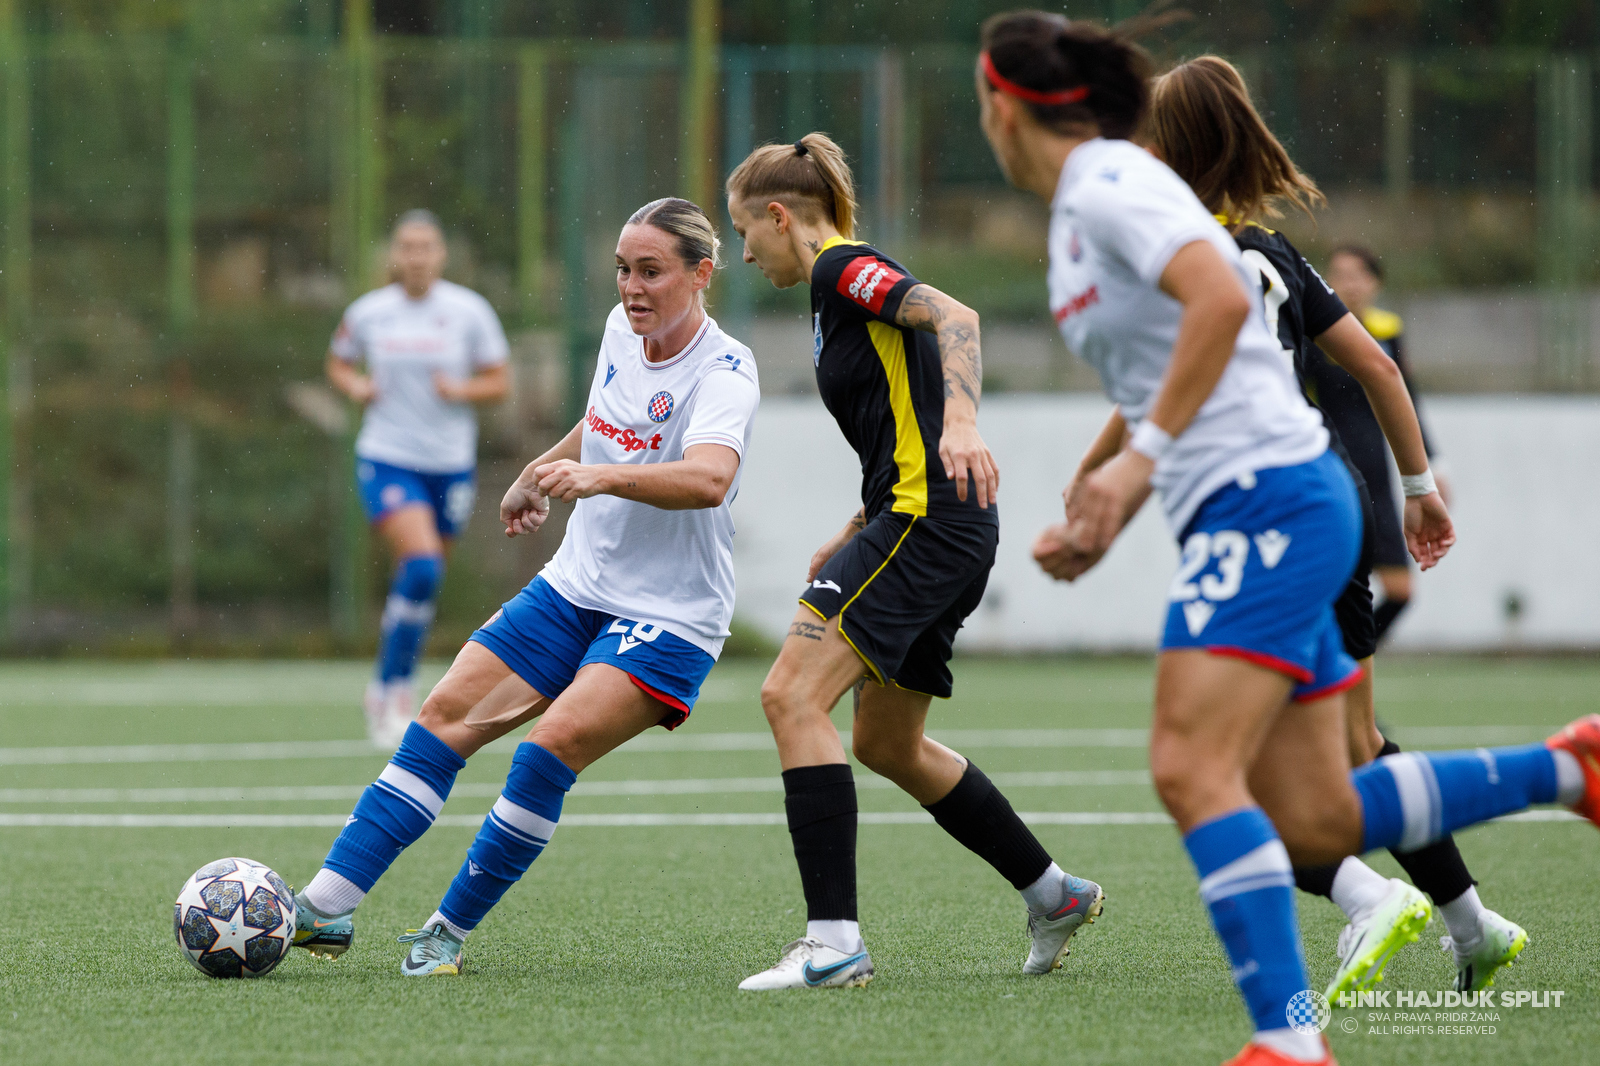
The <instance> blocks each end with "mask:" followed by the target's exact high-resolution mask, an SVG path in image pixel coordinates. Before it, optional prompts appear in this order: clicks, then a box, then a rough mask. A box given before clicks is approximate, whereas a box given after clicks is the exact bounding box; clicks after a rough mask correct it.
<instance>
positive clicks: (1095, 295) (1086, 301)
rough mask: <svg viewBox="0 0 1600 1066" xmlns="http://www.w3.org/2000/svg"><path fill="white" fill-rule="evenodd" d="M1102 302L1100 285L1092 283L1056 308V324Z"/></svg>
mask: <svg viewBox="0 0 1600 1066" xmlns="http://www.w3.org/2000/svg"><path fill="white" fill-rule="evenodd" d="M1099 302H1100V286H1098V285H1090V286H1089V287H1088V288H1087V289H1084V290H1083V291H1082V292H1080V293H1079V294H1078V295H1076V296H1074V297H1073V298H1072V299H1070V300H1068V301H1067V302H1066V303H1064V304H1062V305H1061V306H1060V307H1058V308H1056V325H1058V326H1059V325H1060V324H1061V323H1063V322H1065V321H1066V320H1067V319H1069V318H1071V317H1072V316H1073V315H1075V314H1077V313H1078V312H1080V311H1087V310H1088V309H1089V308H1091V307H1093V306H1094V305H1095V304H1097V303H1099Z"/></svg>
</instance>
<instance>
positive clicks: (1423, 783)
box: [1383, 751, 1439, 851]
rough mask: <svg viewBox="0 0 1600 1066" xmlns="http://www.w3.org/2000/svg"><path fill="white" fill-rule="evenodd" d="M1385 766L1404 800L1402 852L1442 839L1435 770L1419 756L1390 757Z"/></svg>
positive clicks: (1401, 836) (1401, 809) (1401, 802)
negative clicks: (1439, 831) (1440, 836)
mask: <svg viewBox="0 0 1600 1066" xmlns="http://www.w3.org/2000/svg"><path fill="white" fill-rule="evenodd" d="M1383 765H1384V766H1385V767H1386V768H1387V769H1388V771H1389V776H1390V777H1392V778H1393V779H1394V786H1395V791H1396V792H1397V793H1399V796H1400V815H1401V818H1402V819H1403V821H1404V823H1405V825H1404V828H1403V829H1402V830H1401V831H1400V845H1399V850H1400V851H1415V850H1416V849H1417V848H1420V847H1423V846H1425V845H1426V844H1428V843H1429V842H1431V841H1432V840H1434V839H1435V837H1436V836H1437V835H1438V826H1439V811H1438V805H1439V783H1438V782H1437V781H1435V780H1434V777H1433V767H1432V766H1430V765H1428V760H1427V759H1425V758H1423V757H1422V755H1421V754H1419V753H1417V752H1411V751H1402V752H1400V753H1399V754H1398V755H1387V756H1385V757H1384V759H1383Z"/></svg>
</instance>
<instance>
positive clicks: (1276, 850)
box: [1183, 807, 1308, 1032]
mask: <svg viewBox="0 0 1600 1066" xmlns="http://www.w3.org/2000/svg"><path fill="white" fill-rule="evenodd" d="M1183 844H1184V847H1186V848H1188V849H1189V857H1190V858H1191V859H1192V860H1194V865H1195V869H1196V870H1198V871H1199V873H1200V897H1201V898H1202V899H1204V900H1205V902H1206V906H1207V907H1208V908H1209V909H1210V911H1211V924H1212V925H1213V926H1214V927H1215V928H1216V930H1217V937H1218V938H1219V939H1220V940H1221V941H1222V946H1223V947H1224V948H1225V949H1227V952H1228V960H1229V961H1230V962H1231V963H1232V964H1233V980H1234V983H1235V984H1237V985H1238V986H1239V994H1240V995H1241V996H1243V997H1244V1001H1245V1006H1247V1007H1248V1008H1249V1010H1250V1017H1251V1018H1252V1019H1254V1021H1255V1027H1256V1030H1257V1031H1258V1032H1262V1031H1270V1030H1282V1029H1287V1028H1288V1027H1289V1021H1288V1015H1287V1013H1286V1012H1287V1010H1288V1007H1289V1000H1291V999H1292V998H1294V996H1295V994H1296V993H1299V992H1302V991H1304V990H1305V989H1306V988H1307V987H1308V986H1307V984H1306V964H1305V959H1304V957H1303V956H1302V954H1301V951H1300V927H1299V923H1298V920H1297V919H1296V917H1295V909H1294V870H1293V869H1292V867H1291V866H1290V864H1289V853H1288V852H1287V851H1285V850H1284V847H1283V842H1282V841H1281V840H1279V839H1278V833H1277V830H1276V829H1274V828H1273V825H1272V822H1271V821H1269V820H1268V818H1267V816H1266V815H1265V814H1264V813H1263V812H1262V810H1261V808H1259V807H1246V808H1244V809H1243V810H1238V811H1234V812H1233V813H1232V814H1225V815H1223V816H1222V817H1220V818H1213V819H1212V820H1211V821H1209V822H1204V823H1202V824H1200V825H1197V826H1195V827H1194V828H1193V829H1191V830H1190V831H1189V833H1188V835H1186V836H1185V837H1184V838H1183Z"/></svg>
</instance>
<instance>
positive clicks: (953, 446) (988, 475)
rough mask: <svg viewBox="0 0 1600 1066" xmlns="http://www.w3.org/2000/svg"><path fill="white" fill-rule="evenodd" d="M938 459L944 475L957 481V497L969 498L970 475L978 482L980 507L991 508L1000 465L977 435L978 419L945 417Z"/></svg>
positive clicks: (998, 481)
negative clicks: (974, 420)
mask: <svg viewBox="0 0 1600 1066" xmlns="http://www.w3.org/2000/svg"><path fill="white" fill-rule="evenodd" d="M939 458H940V459H941V460H943V462H944V476H945V477H947V478H949V479H950V480H951V481H954V482H955V483H956V499H958V500H963V501H964V500H966V498H967V476H968V475H969V474H970V475H971V476H972V480H973V481H974V482H975V483H976V488H977V490H978V506H979V507H988V506H989V505H990V504H991V503H993V502H994V501H995V499H996V497H998V495H999V493H1000V467H999V466H997V465H996V464H995V461H994V456H993V455H992V454H991V453H990V451H989V446H988V445H987V444H985V443H983V438H982V437H981V436H979V435H978V424H977V423H976V422H972V421H968V420H967V419H966V418H960V419H956V420H951V419H946V420H945V423H944V432H942V433H940V434H939Z"/></svg>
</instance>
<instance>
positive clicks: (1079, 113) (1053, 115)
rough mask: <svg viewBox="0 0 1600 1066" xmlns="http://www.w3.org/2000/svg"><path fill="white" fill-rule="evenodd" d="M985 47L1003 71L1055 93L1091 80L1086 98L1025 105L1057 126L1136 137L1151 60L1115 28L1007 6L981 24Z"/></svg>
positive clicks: (1030, 85)
mask: <svg viewBox="0 0 1600 1066" xmlns="http://www.w3.org/2000/svg"><path fill="white" fill-rule="evenodd" d="M981 40H982V45H983V49H984V51H986V52H988V53H989V58H990V61H991V62H992V63H993V64H994V65H995V69H996V70H997V71H999V72H1000V74H1001V75H1002V76H1004V77H1005V78H1007V79H1009V80H1010V81H1013V82H1015V83H1017V84H1018V85H1021V86H1024V87H1026V88H1029V89H1037V90H1039V91H1041V92H1052V91H1057V90H1061V89H1071V88H1076V87H1078V86H1085V87H1087V88H1088V90H1089V94H1088V96H1087V97H1086V98H1085V99H1084V100H1083V101H1082V102H1081V103H1073V104H1060V105H1046V104H1035V103H1027V104H1025V106H1026V107H1027V108H1028V110H1029V111H1030V112H1031V113H1032V114H1033V116H1034V118H1036V119H1037V120H1038V121H1039V122H1040V123H1041V124H1042V125H1044V126H1047V127H1048V128H1050V129H1053V130H1056V131H1057V132H1062V133H1065V132H1068V131H1069V130H1075V129H1081V128H1082V127H1084V126H1087V125H1090V124H1091V123H1092V124H1093V125H1094V126H1096V127H1098V129H1099V132H1100V134H1101V135H1102V136H1105V137H1118V138H1127V137H1131V136H1132V135H1133V133H1134V131H1135V130H1136V129H1137V128H1138V126H1139V120H1140V119H1141V117H1142V116H1143V114H1144V109H1145V104H1146V102H1147V100H1148V98H1149V89H1148V84H1147V83H1148V80H1149V75H1150V61H1149V59H1148V58H1147V57H1146V56H1145V54H1144V52H1143V50H1142V49H1140V48H1139V47H1138V46H1137V45H1135V44H1133V43H1132V42H1131V41H1129V40H1126V39H1124V38H1123V37H1121V36H1119V35H1118V34H1116V33H1114V32H1113V31H1111V30H1106V29H1102V28H1101V27H1099V26H1095V25H1092V24H1090V23H1087V22H1072V21H1069V20H1068V19H1067V18H1065V17H1064V16H1062V15H1058V14H1055V13H1053V12H1048V11H1009V12H1006V13H1004V14H1001V15H995V16H994V17H992V18H990V19H989V20H988V21H987V22H985V23H984V24H983V30H982V33H981Z"/></svg>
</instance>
